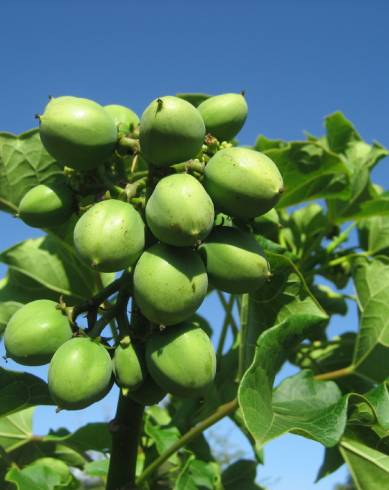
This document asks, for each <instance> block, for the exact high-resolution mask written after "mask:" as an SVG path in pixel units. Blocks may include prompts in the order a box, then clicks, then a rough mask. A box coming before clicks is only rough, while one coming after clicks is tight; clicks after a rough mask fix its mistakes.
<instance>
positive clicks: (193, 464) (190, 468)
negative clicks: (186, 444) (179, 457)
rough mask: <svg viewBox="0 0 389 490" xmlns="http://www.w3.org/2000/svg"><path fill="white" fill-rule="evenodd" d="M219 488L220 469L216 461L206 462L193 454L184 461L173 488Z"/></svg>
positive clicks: (188, 489)
mask: <svg viewBox="0 0 389 490" xmlns="http://www.w3.org/2000/svg"><path fill="white" fill-rule="evenodd" d="M206 489H207V490H208V489H209V490H221V486H220V469H219V466H218V465H217V464H216V463H206V462H204V461H200V460H199V459H195V458H194V457H193V456H191V457H189V458H188V460H187V461H186V463H185V465H184V467H183V469H182V471H181V473H180V474H179V476H178V478H177V481H176V483H175V486H174V490H206Z"/></svg>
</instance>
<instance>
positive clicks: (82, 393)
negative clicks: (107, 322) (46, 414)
mask: <svg viewBox="0 0 389 490" xmlns="http://www.w3.org/2000/svg"><path fill="white" fill-rule="evenodd" d="M111 378H112V361H111V358H110V356H109V354H108V351H107V349H105V348H104V347H103V346H102V345H101V344H98V343H97V342H95V341H93V340H92V339H90V338H87V337H77V338H74V339H71V340H69V341H68V342H66V343H65V344H63V345H62V346H61V347H60V348H59V349H58V350H57V352H56V353H55V354H54V356H53V358H52V360H51V362H50V366H49V378H48V382H49V391H50V395H51V397H52V398H53V400H54V401H55V403H57V404H58V406H59V407H60V408H65V409H67V410H79V409H81V408H85V407H87V406H88V405H91V404H92V403H94V402H97V401H98V400H101V399H102V398H103V397H104V396H105V395H106V394H107V393H108V391H109V390H110V389H111V386H112V383H111Z"/></svg>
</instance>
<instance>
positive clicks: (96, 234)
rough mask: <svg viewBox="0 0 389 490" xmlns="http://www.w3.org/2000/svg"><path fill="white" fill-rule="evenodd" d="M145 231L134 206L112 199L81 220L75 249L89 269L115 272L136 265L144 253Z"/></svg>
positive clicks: (100, 204) (78, 224) (99, 204)
mask: <svg viewBox="0 0 389 490" xmlns="http://www.w3.org/2000/svg"><path fill="white" fill-rule="evenodd" d="M144 228H145V227H144V223H143V221H142V218H141V217H140V214H139V213H138V212H137V211H136V210H135V209H134V208H133V206H131V204H128V203H126V202H123V201H118V200H115V199H109V200H107V201H101V202H99V203H97V204H95V205H94V206H92V207H91V208H90V209H88V211H87V212H86V213H85V214H83V215H82V216H81V218H80V219H79V220H78V222H77V224H76V226H75V228H74V245H75V247H76V249H77V252H78V253H79V254H80V256H81V257H82V258H83V259H84V260H85V262H86V263H87V264H88V265H89V266H90V267H92V268H94V269H96V270H98V271H100V272H116V271H120V270H123V269H126V268H127V267H130V266H131V265H133V264H134V263H135V262H136V260H137V259H138V257H139V256H140V254H141V253H142V251H143V248H144V244H145V231H144Z"/></svg>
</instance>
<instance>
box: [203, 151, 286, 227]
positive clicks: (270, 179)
mask: <svg viewBox="0 0 389 490" xmlns="http://www.w3.org/2000/svg"><path fill="white" fill-rule="evenodd" d="M203 183H204V187H205V189H206V191H207V192H208V194H209V195H210V196H211V199H212V201H213V203H214V205H215V207H216V208H218V209H219V210H220V211H222V212H223V213H226V214H229V215H231V216H233V217H237V218H243V219H250V218H254V217H256V216H259V215H260V214H264V213H266V212H267V211H269V210H270V209H271V208H273V207H274V206H275V204H276V203H277V202H278V200H279V198H280V196H281V194H282V192H283V181H282V177H281V174H280V172H279V170H278V168H277V166H276V164H275V163H274V162H273V161H272V160H271V159H270V158H269V157H267V156H266V155H264V154H263V153H259V152H258V151H254V150H250V149H248V148H225V149H224V150H220V151H218V152H217V153H216V154H215V155H214V156H213V157H212V158H211V159H210V160H209V162H208V164H207V166H206V167H205V179H204V182H203Z"/></svg>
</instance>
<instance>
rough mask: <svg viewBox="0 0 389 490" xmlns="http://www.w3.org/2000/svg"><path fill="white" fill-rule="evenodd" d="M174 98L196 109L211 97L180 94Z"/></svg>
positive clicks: (198, 94) (196, 94) (197, 94)
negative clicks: (188, 103)
mask: <svg viewBox="0 0 389 490" xmlns="http://www.w3.org/2000/svg"><path fill="white" fill-rule="evenodd" d="M176 97H179V98H180V99H184V100H186V101H187V102H190V103H191V104H192V105H193V106H195V107H197V106H199V105H200V104H201V102H204V100H207V99H209V98H210V97H211V95H208V94H200V93H193V94H191V93H185V94H184V93H181V94H176Z"/></svg>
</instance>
